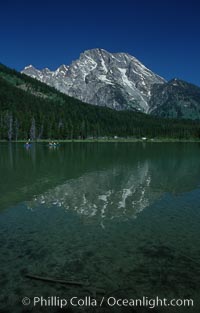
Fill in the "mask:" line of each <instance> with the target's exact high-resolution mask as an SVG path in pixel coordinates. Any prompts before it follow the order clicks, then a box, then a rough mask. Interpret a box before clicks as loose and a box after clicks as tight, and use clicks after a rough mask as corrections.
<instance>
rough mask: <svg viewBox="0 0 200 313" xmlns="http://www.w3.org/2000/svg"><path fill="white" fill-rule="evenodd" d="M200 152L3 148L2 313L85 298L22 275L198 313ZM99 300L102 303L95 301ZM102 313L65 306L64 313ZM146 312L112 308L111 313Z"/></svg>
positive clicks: (162, 147) (150, 147) (163, 147)
mask: <svg viewBox="0 0 200 313" xmlns="http://www.w3.org/2000/svg"><path fill="white" fill-rule="evenodd" d="M199 184H200V145H199V144H197V143H196V144H195V143H194V144H193V143H171V144H170V143H164V144H161V143H152V144H151V143H146V144H145V143H144V144H143V143H113V144H112V143H97V144H95V143H74V144H73V143H67V144H62V145H61V146H60V147H59V148H55V149H49V148H48V146H47V145H45V144H37V145H33V146H32V147H31V148H30V149H26V148H25V147H24V146H23V144H10V145H8V144H1V145H0V265H1V271H0V285H1V286H0V287H1V295H0V312H12V313H13V312H16V313H17V312H43V311H44V312H59V309H58V308H52V309H50V308H46V309H44V308H43V309H40V308H39V307H37V308H33V307H32V306H30V307H23V306H22V304H21V299H22V298H23V297H24V296H28V297H30V298H32V297H34V296H43V297H48V296H59V297H61V298H62V297H71V296H76V295H77V296H78V297H81V296H85V295H92V294H93V293H92V291H88V290H85V288H81V287H75V286H73V287H72V286H65V285H61V284H54V283H47V282H42V281H36V280H31V279H28V278H27V277H26V275H27V274H34V275H39V276H47V277H52V278H60V279H65V280H74V281H78V282H88V281H89V283H90V284H91V285H92V286H96V287H101V288H103V289H104V290H105V294H106V296H107V295H112V296H114V297H116V298H119V297H121V298H141V297H143V296H145V297H149V298H151V297H152V298H153V297H155V296H159V297H163V298H164V297H165V298H169V299H170V298H177V299H178V298H193V299H194V301H195V302H194V303H195V307H193V308H191V309H184V308H180V309H179V310H178V308H176V309H172V308H167V309H166V310H164V308H160V307H159V308H156V309H155V310H152V309H149V310H150V312H152V311H153V312H187V311H188V312H200V306H199V296H200V227H199V221H200V190H199ZM96 297H97V298H98V297H100V296H99V295H98V294H97V295H96ZM83 310H84V311H89V312H90V311H91V312H97V311H100V312H107V310H108V309H107V308H101V309H99V308H94V309H92V308H79V309H78V308H76V309H74V308H70V309H69V310H67V311H65V310H62V312H79V311H81V312H82V311H83ZM124 310H125V311H126V312H149V310H148V309H147V308H146V309H144V308H143V310H142V309H141V310H139V309H138V308H134V309H133V308H126V309H125V308H117V307H115V308H112V310H111V311H112V312H124Z"/></svg>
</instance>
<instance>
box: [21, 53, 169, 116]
mask: <svg viewBox="0 0 200 313" xmlns="http://www.w3.org/2000/svg"><path fill="white" fill-rule="evenodd" d="M22 72H23V73H25V74H27V75H29V76H32V77H34V78H37V79H39V80H41V81H42V82H44V83H47V84H49V85H51V86H53V87H55V88H57V89H58V90H60V91H61V92H63V93H66V94H68V95H70V96H72V97H75V98H78V99H80V100H82V101H84V102H88V103H91V104H94V105H100V106H108V107H110V108H114V109H117V110H123V109H137V110H140V111H142V112H147V111H148V109H149V104H148V103H149V99H150V97H151V89H152V86H153V85H154V84H163V83H164V82H165V80H164V79H163V78H162V77H160V76H158V75H156V74H154V73H153V72H152V71H151V70H149V69H148V68H147V67H145V66H144V65H143V64H142V63H141V62H140V61H139V60H137V59H136V58H135V57H133V56H131V55H130V54H128V53H122V52H120V53H110V52H108V51H106V50H104V49H100V48H95V49H91V50H86V51H85V52H83V53H81V55H80V57H79V59H77V60H75V61H73V62H72V63H71V65H69V66H67V65H61V66H60V67H59V68H58V69H57V70H56V71H54V72H53V71H47V70H42V71H39V70H37V69H35V68H33V67H31V68H29V67H25V69H24V70H23V71H22Z"/></svg>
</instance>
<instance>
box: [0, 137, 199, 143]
mask: <svg viewBox="0 0 200 313" xmlns="http://www.w3.org/2000/svg"><path fill="white" fill-rule="evenodd" d="M49 141H51V142H52V141H53V142H57V143H76V142H78V143H118V142H119V143H131V142H132V143H136V142H142V143H164V142H166V143H167V142H168V143H170V142H171V143H172V142H185V143H186V142H190V143H194V142H196V143H198V142H200V139H175V138H174V139H171V138H160V139H136V138H129V139H128V138H127V139H120V138H118V139H60V140H59V139H54V140H47V139H41V140H35V141H34V140H33V141H31V143H34V144H37V143H46V144H48V143H49ZM26 142H27V140H23V139H21V140H17V141H15V140H11V141H8V140H0V143H26Z"/></svg>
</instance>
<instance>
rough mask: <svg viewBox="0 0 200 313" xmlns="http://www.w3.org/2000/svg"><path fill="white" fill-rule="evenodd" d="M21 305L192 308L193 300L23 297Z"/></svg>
mask: <svg viewBox="0 0 200 313" xmlns="http://www.w3.org/2000/svg"><path fill="white" fill-rule="evenodd" d="M22 304H23V305H24V306H29V305H32V306H33V307H38V306H40V307H59V308H61V309H62V308H65V307H70V306H73V307H84V306H85V307H98V306H99V307H101V306H109V307H115V306H117V307H148V308H150V309H153V308H155V307H193V306H194V301H193V299H167V298H162V299H161V298H159V297H155V298H148V297H142V298H141V299H125V298H124V299H122V298H115V297H109V298H106V297H101V298H100V299H95V298H93V297H90V296H87V297H83V298H79V297H71V298H60V297H55V296H51V297H47V298H44V297H42V296H40V297H33V298H32V299H31V298H28V297H24V298H23V299H22Z"/></svg>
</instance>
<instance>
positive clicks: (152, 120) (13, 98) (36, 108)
mask: <svg viewBox="0 0 200 313" xmlns="http://www.w3.org/2000/svg"><path fill="white" fill-rule="evenodd" d="M114 136H118V137H123V138H127V137H134V138H141V137H147V138H178V139H190V138H193V139H200V122H199V121H192V120H176V119H162V118H157V117H153V116H150V115H147V114H143V113H139V112H133V111H115V110H112V109H109V108H105V107H98V106H94V105H89V104H86V103H82V102H81V101H79V100H76V99H74V98H71V97H69V96H67V95H64V94H62V93H60V92H58V91H57V90H55V89H54V88H52V87H49V86H47V85H45V84H43V83H41V82H39V81H37V80H35V79H33V78H30V77H28V76H26V75H24V74H20V73H19V72H17V71H15V70H11V69H9V68H7V67H5V66H4V65H2V64H0V140H19V139H28V138H30V139H31V140H36V139H50V138H53V139H86V138H99V137H106V138H110V137H114Z"/></svg>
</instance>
